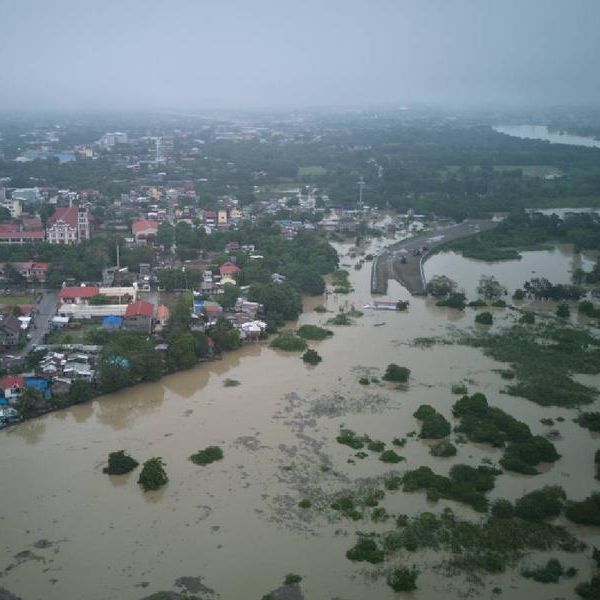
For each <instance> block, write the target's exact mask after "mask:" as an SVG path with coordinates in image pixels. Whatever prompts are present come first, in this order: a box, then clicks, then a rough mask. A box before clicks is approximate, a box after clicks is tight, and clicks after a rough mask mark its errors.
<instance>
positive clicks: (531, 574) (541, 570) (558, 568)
mask: <svg viewBox="0 0 600 600" xmlns="http://www.w3.org/2000/svg"><path fill="white" fill-rule="evenodd" d="M566 574H567V570H565V569H564V567H563V566H562V565H561V564H560V561H558V560H557V559H556V558H551V559H550V560H549V561H548V562H547V563H546V564H545V565H544V566H538V567H535V568H533V569H523V570H522V571H521V575H523V577H526V578H527V579H533V580H534V581H537V582H538V583H558V582H559V580H560V578H561V577H563V576H564V575H566Z"/></svg>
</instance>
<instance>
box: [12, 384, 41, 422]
mask: <svg viewBox="0 0 600 600" xmlns="http://www.w3.org/2000/svg"><path fill="white" fill-rule="evenodd" d="M43 406H44V397H43V396H42V392H40V390H38V389H36V388H34V387H25V389H24V390H23V391H22V392H21V395H20V396H19V399H18V400H17V410H18V411H19V413H20V414H21V416H22V417H24V418H25V419H28V418H29V417H32V416H33V415H35V414H36V413H37V412H39V411H40V409H41V408H42V407H43Z"/></svg>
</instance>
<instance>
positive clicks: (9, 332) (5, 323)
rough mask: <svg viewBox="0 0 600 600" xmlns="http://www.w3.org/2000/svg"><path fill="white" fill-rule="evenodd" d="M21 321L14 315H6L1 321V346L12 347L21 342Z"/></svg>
mask: <svg viewBox="0 0 600 600" xmlns="http://www.w3.org/2000/svg"><path fill="white" fill-rule="evenodd" d="M20 333H21V321H19V319H17V317H15V316H14V315H8V316H5V317H4V318H3V319H2V320H1V321H0V346H4V347H5V348H11V347H13V346H16V345H17V344H18V343H19V335H20Z"/></svg>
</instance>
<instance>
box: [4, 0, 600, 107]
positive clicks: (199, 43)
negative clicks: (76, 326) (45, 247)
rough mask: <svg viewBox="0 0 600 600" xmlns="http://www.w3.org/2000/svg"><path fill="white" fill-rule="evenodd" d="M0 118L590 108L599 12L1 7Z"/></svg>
mask: <svg viewBox="0 0 600 600" xmlns="http://www.w3.org/2000/svg"><path fill="white" fill-rule="evenodd" d="M0 23H1V25H2V26H1V29H0V108H19V107H25V108H29V109H35V108H117V109H118V108H188V109H195V108H220V107H227V108H244V107H278V106H284V107H291V106H335V105H346V106H347V105H367V104H379V103H394V104H410V103H414V102H423V101H426V102H437V103H452V104H464V103H467V104H471V105H477V104H490V103H493V104H508V103H510V104H527V105H532V104H558V103H577V104H592V103H594V102H599V101H600V0H364V1H360V0H0Z"/></svg>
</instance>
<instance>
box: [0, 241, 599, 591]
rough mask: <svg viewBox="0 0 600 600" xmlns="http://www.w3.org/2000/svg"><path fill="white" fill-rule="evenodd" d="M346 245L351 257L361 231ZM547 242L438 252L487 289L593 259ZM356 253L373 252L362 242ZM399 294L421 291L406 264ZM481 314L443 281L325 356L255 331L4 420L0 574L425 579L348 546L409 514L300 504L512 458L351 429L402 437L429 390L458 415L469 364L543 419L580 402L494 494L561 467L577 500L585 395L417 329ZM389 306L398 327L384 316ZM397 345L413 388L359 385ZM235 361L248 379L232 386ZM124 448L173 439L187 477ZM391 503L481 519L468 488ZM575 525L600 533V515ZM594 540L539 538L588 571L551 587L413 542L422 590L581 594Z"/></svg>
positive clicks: (251, 583)
mask: <svg viewBox="0 0 600 600" xmlns="http://www.w3.org/2000/svg"><path fill="white" fill-rule="evenodd" d="M338 249H339V250H340V255H343V254H345V253H347V252H348V249H349V247H348V246H338ZM538 254H539V253H524V256H523V260H521V261H515V262H516V263H517V264H508V263H499V264H497V265H491V266H490V265H486V264H485V263H476V265H474V264H472V263H474V262H475V261H467V260H466V259H462V258H457V257H456V256H453V257H452V256H448V255H444V254H440V255H438V256H435V257H433V258H432V259H431V260H430V261H429V262H428V263H426V275H427V277H431V276H432V275H434V274H447V275H449V276H450V277H451V278H455V279H456V280H457V281H458V282H459V285H461V286H463V287H465V289H467V290H468V291H467V293H468V294H469V295H473V292H472V291H471V290H472V289H473V286H476V284H477V281H478V279H479V276H480V274H481V273H484V272H485V273H492V274H495V275H496V276H497V278H498V280H499V281H500V282H501V283H503V284H504V285H506V286H507V287H509V289H511V290H512V289H514V287H518V286H520V285H522V283H523V281H524V280H525V279H528V278H530V277H533V276H536V275H537V276H547V277H548V278H549V279H551V280H552V281H554V282H559V281H560V282H566V281H568V280H569V271H570V270H571V269H573V268H575V267H576V265H575V259H574V258H573V256H572V254H571V253H570V251H569V250H568V249H565V248H559V249H557V250H555V251H554V252H551V253H546V254H545V255H543V257H542V256H541V255H539V256H538ZM341 262H342V263H346V264H349V265H352V264H353V262H354V261H353V260H351V259H350V258H349V257H348V256H347V255H346V256H342V258H341ZM577 266H579V265H577ZM368 267H369V264H368V263H367V264H366V265H365V267H363V268H362V269H361V270H358V271H356V270H354V269H353V268H350V269H349V271H350V277H351V281H352V283H353V285H354V287H355V292H353V293H351V294H349V295H348V296H334V295H330V296H328V297H318V298H311V299H309V300H307V301H306V306H305V309H306V310H305V313H304V314H303V315H302V317H301V319H300V324H304V323H314V324H323V323H324V322H325V321H326V320H327V318H328V317H330V316H332V315H331V314H319V313H316V312H314V310H313V309H314V307H315V306H316V305H317V304H324V305H326V306H327V308H328V309H329V310H331V311H337V310H338V307H339V306H340V305H346V304H347V305H348V306H349V305H352V304H354V305H355V306H356V308H362V306H363V305H364V304H366V303H367V302H369V301H371V295H370V292H369V290H370V268H368ZM534 271H535V273H534ZM388 297H389V299H390V300H393V301H396V300H399V299H409V297H408V294H407V293H406V291H405V290H403V289H402V288H401V287H400V286H399V285H398V284H395V283H394V282H390V286H389V293H388ZM508 313H509V311H498V316H499V319H498V320H499V321H501V319H506V320H508V319H509V318H510V315H509V314H508ZM474 315H475V311H469V310H467V311H465V312H464V313H459V312H457V311H453V310H451V309H445V308H438V307H436V306H435V303H434V301H432V300H431V299H425V298H410V309H409V311H408V312H406V313H396V312H374V311H368V310H365V314H364V316H363V317H360V318H357V319H356V320H355V323H354V325H352V326H348V327H333V326H332V327H331V329H333V330H334V332H335V335H334V336H333V337H331V338H329V339H326V340H324V341H321V342H311V344H310V346H311V347H312V348H315V349H317V350H318V352H319V354H321V356H322V357H323V362H322V363H321V364H320V365H318V366H316V367H309V366H306V365H305V364H304V363H303V362H302V361H301V360H300V358H299V355H298V354H297V353H285V352H281V351H276V350H273V349H271V348H269V347H268V343H262V342H261V343H256V344H253V345H249V346H246V347H245V348H244V349H243V350H241V351H238V352H233V353H228V354H227V355H226V356H225V358H224V359H223V360H222V361H217V362H213V363H208V364H203V365H200V366H198V367H196V368H194V369H191V370H189V371H184V372H181V373H178V374H176V375H172V376H169V377H165V378H163V379H162V380H161V381H159V382H157V383H153V384H146V385H140V386H137V387H135V388H132V389H129V390H125V391H122V392H120V393H117V394H113V395H109V396H104V397H102V398H100V399H99V400H97V401H94V402H93V403H89V404H84V405H79V406H75V407H72V408H69V409H67V410H64V411H59V412H56V413H52V414H49V415H47V416H45V417H43V418H40V419H35V420H32V421H29V422H26V423H23V424H21V425H19V426H17V427H14V428H12V429H11V430H9V431H4V432H2V433H1V434H0V480H1V481H2V506H1V508H0V548H1V553H0V588H5V589H7V590H10V591H11V592H12V593H13V594H16V595H18V596H20V597H22V598H23V600H64V599H66V598H85V599H86V600H106V599H109V598H119V599H123V600H138V599H140V598H144V597H146V596H149V595H150V594H152V593H153V592H156V591H158V590H175V591H180V592H181V591H186V590H187V591H189V592H191V593H195V594H196V595H198V596H199V597H201V598H222V599H225V600H251V599H257V600H258V599H260V598H262V596H263V595H265V594H267V593H268V592H270V591H271V590H273V589H275V588H277V587H278V586H279V585H281V583H282V580H283V578H284V576H285V575H286V574H287V573H297V574H299V575H302V577H303V580H302V589H303V591H304V595H305V598H307V599H316V600H321V599H325V600H330V599H331V600H333V599H338V600H341V599H343V600H364V599H365V598H373V599H378V600H391V599H393V598H400V597H408V596H402V595H401V594H397V593H394V592H393V591H392V590H391V589H390V588H389V587H388V586H387V585H386V583H385V577H375V576H374V574H377V573H378V572H380V571H381V569H378V568H377V567H372V566H364V565H365V564H366V563H352V562H350V561H349V560H348V559H346V557H345V553H346V551H347V550H348V549H349V548H350V547H351V546H352V545H353V544H354V542H355V533H356V531H360V530H362V531H373V530H384V529H386V528H389V527H392V525H390V524H389V523H388V524H387V525H386V524H376V523H371V522H369V521H368V519H367V520H365V521H358V522H356V523H353V522H351V521H350V520H348V519H340V518H339V517H336V516H335V515H334V514H332V513H331V511H326V510H325V511H320V510H317V508H310V509H300V508H299V507H298V502H299V501H300V500H301V499H303V498H319V497H322V496H323V495H324V494H332V493H335V492H337V491H340V490H343V489H347V488H351V487H353V486H354V485H356V481H357V480H358V479H361V478H376V477H380V476H383V475H384V474H386V473H389V472H390V471H398V472H402V471H403V470H405V469H406V468H416V467H418V466H420V465H428V466H430V467H431V468H432V469H434V470H435V472H437V473H440V474H447V472H448V470H449V468H450V466H451V465H452V464H454V463H455V462H462V463H466V464H471V465H478V464H480V462H481V460H482V459H483V458H489V459H491V460H492V461H497V460H498V459H499V458H500V455H501V451H500V450H494V449H492V448H490V447H489V446H478V445H475V444H470V443H467V444H464V445H461V446H459V449H458V455H457V457H455V458H454V459H441V458H435V457H432V456H431V455H430V454H429V446H430V444H429V443H427V442H426V441H422V440H419V439H418V438H417V437H412V438H409V439H408V443H407V444H406V446H405V447H404V448H401V449H400V450H399V453H400V454H402V455H403V456H404V457H405V458H406V462H404V463H400V465H396V466H395V467H393V466H392V467H391V466H389V465H386V464H385V463H383V462H380V461H379V460H377V456H376V455H370V456H368V457H367V458H365V459H364V460H356V459H354V452H353V451H352V450H350V449H349V448H348V447H346V446H343V445H340V444H338V443H336V441H335V437H336V435H338V433H339V430H340V427H342V426H343V427H347V428H350V429H353V430H354V431H356V432H358V433H361V434H362V433H368V434H369V435H370V436H371V437H372V438H373V439H379V440H383V441H385V442H386V443H388V444H389V443H390V442H391V440H392V439H393V438H395V437H400V438H402V437H405V436H406V434H408V433H409V432H412V431H416V430H418V422H417V421H416V420H415V419H414V417H413V416H412V415H413V412H414V411H415V409H416V408H417V407H418V406H419V405H420V404H423V403H428V404H431V405H433V406H434V407H436V408H437V409H438V410H439V411H440V412H441V413H442V414H444V415H445V416H446V417H447V418H450V407H451V405H452V403H453V402H454V401H455V400H456V396H453V395H452V394H451V391H450V388H451V385H452V384H453V383H458V382H466V383H467V385H468V387H469V391H471V392H474V391H481V392H484V393H485V394H486V395H487V397H488V400H489V401H490V404H492V405H495V406H499V407H501V408H503V409H504V410H505V411H506V412H508V413H509V414H512V415H515V416H517V417H518V418H519V419H521V420H523V421H525V422H526V423H527V424H528V425H530V427H531V429H532V431H533V433H534V434H543V433H545V432H546V430H547V428H546V427H545V426H544V425H542V424H541V423H540V422H539V420H540V418H543V417H552V418H556V417H559V416H562V417H564V418H565V421H564V422H562V423H557V425H556V428H557V429H558V430H559V432H560V438H559V439H558V440H557V441H556V442H555V445H556V447H557V450H558V452H559V453H560V454H561V455H562V458H561V459H560V460H559V461H558V462H557V463H555V464H553V465H552V466H550V467H548V468H547V469H544V472H543V473H542V474H540V475H537V476H535V477H531V476H529V477H527V476H522V475H516V474H511V473H504V474H503V475H501V476H499V477H498V479H497V482H496V487H495V489H494V490H493V491H492V492H490V494H489V497H490V498H491V499H493V498H497V497H504V498H508V499H515V498H516V497H519V496H521V495H522V494H523V493H524V492H527V491H531V490H533V489H537V488H539V487H542V486H544V485H550V484H559V485H562V486H563V487H564V488H565V490H566V492H567V495H568V496H569V498H572V499H582V498H584V497H585V496H587V495H588V494H589V493H590V492H591V491H596V490H598V489H599V488H600V483H599V482H597V481H596V480H594V479H593V473H594V460H593V457H594V452H595V450H596V449H597V448H598V447H599V446H600V442H599V440H598V436H597V435H596V434H590V433H589V432H588V431H587V430H584V429H582V428H580V427H579V426H578V425H576V424H575V423H573V422H572V417H573V416H574V413H573V411H569V410H566V409H558V408H543V407H540V406H537V405H535V404H533V403H531V402H528V401H527V400H524V399H521V398H516V397H512V396H509V395H506V394H502V393H501V390H502V389H503V388H504V387H505V384H506V382H505V381H504V380H503V379H502V378H501V376H500V374H499V373H498V369H501V368H502V367H503V365H502V364H500V363H497V362H495V361H493V360H491V359H489V358H486V357H485V356H483V355H482V353H481V352H480V351H479V350H476V349H474V348H469V347H463V346H446V345H435V346H433V347H431V348H420V347H415V346H413V345H411V344H410V343H409V342H410V341H411V340H413V339H414V338H416V337H423V336H443V335H445V334H446V333H447V332H448V329H449V328H451V329H452V328H457V327H458V328H468V327H471V326H472V325H473V319H474ZM500 315H504V316H503V317H500ZM376 323H384V325H382V326H378V327H374V325H375V324H376ZM290 326H296V324H291V325H290ZM496 326H498V325H495V327H496ZM391 362H395V363H398V364H400V365H405V366H407V367H409V368H410V369H411V371H412V375H411V380H410V385H409V386H408V388H407V389H405V390H398V389H394V388H393V386H390V385H387V384H372V385H369V386H362V385H360V384H359V383H358V379H359V378H360V377H361V375H364V374H367V373H371V374H373V375H374V374H377V375H379V376H380V375H381V374H382V373H383V370H384V369H385V367H386V365H387V364H388V363H391ZM226 378H231V379H235V380H238V381H239V382H240V385H239V386H237V387H225V386H224V380H225V379H226ZM588 379H590V378H588ZM591 379H593V380H594V384H595V385H598V384H599V383H600V381H598V378H591ZM592 410H594V409H592ZM595 410H597V409H595ZM210 445H218V446H221V447H222V448H223V450H224V453H225V457H224V459H223V460H222V461H219V462H216V463H214V464H212V465H210V466H207V467H199V466H195V465H194V464H192V463H191V462H190V461H189V460H188V457H189V456H190V455H191V454H192V453H194V452H196V451H197V450H199V449H201V448H204V447H206V446H210ZM120 449H125V450H127V451H128V452H129V453H131V454H132V455H133V456H134V457H135V458H136V459H137V460H140V461H142V460H146V459H147V458H150V457H153V456H160V457H162V458H163V459H164V461H165V462H166V465H167V466H166V469H167V473H168V476H169V483H168V484H167V485H166V486H165V487H164V488H163V489H161V490H160V491H158V492H149V493H143V492H142V491H141V489H140V488H139V486H138V485H137V484H136V480H137V476H138V473H139V470H138V471H134V472H133V473H131V474H129V475H126V476H118V477H109V476H107V475H104V474H103V473H102V468H103V466H104V465H105V463H106V457H107V455H108V453H109V452H111V451H115V450H120ZM349 459H350V462H349ZM381 505H382V506H384V507H385V508H386V509H387V511H388V512H389V513H390V514H398V513H408V514H413V513H416V512H419V511H425V510H431V511H433V512H440V511H441V510H443V509H444V508H445V507H451V508H452V509H453V510H454V511H455V513H456V514H457V515H458V516H461V517H466V518H470V519H479V518H480V515H479V514H478V513H475V512H474V511H472V510H471V509H470V508H468V507H466V506H465V505H463V504H458V503H456V502H451V501H445V500H442V501H439V502H438V503H436V504H433V503H430V502H428V501H427V500H426V498H425V494H424V493H423V492H416V493H412V494H407V493H403V492H400V491H398V492H394V493H388V494H387V495H386V497H385V499H384V500H383V502H382V503H381ZM570 528H571V529H572V530H573V531H576V532H577V534H578V535H579V536H580V537H581V538H582V539H584V540H585V541H587V542H591V543H596V545H600V535H599V533H600V532H598V531H596V530H594V529H590V528H582V527H578V528H577V527H575V526H572V525H570ZM589 555H590V552H588V553H587V554H577V555H566V556H563V555H562V554H561V553H557V552H552V553H548V556H545V555H544V556H540V555H537V556H535V557H534V558H535V559H536V561H537V562H541V560H542V559H544V560H546V559H547V558H549V557H550V556H556V557H558V558H561V560H562V559H563V558H564V562H565V563H566V564H567V565H569V566H575V567H577V568H578V569H579V575H578V576H577V578H576V579H572V580H564V581H561V583H560V584H557V585H552V586H543V585H542V584H538V583H535V582H533V581H531V580H527V579H524V578H523V577H521V576H520V575H519V574H518V572H514V571H512V572H509V573H506V574H503V575H496V576H489V577H486V578H485V579H484V581H483V583H479V582H477V581H476V580H474V579H469V580H467V579H466V578H465V577H464V576H463V575H457V576H456V577H453V578H446V577H445V576H444V575H443V573H442V572H441V570H440V569H438V568H437V564H438V563H439V562H440V557H439V556H438V555H437V554H435V553H431V552H418V553H416V554H409V555H406V556H405V557H404V558H405V562H406V563H408V564H412V563H413V562H416V563H417V565H418V567H419V568H420V571H421V574H420V576H419V580H418V586H419V589H418V590H417V591H416V592H414V593H412V594H411V595H410V597H413V598H419V599H435V598H440V599H441V598H462V597H464V596H465V595H468V594H471V595H472V596H473V597H486V598H488V597H492V595H493V594H492V590H493V588H495V587H500V588H502V589H503V590H504V596H503V597H510V598H515V599H529V598H531V597H564V598H570V597H573V596H574V593H573V587H574V585H575V583H576V582H577V581H580V580H583V579H586V578H589V575H590V573H591V572H592V570H593V569H592V566H593V563H592V561H591V559H590V558H589Z"/></svg>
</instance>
